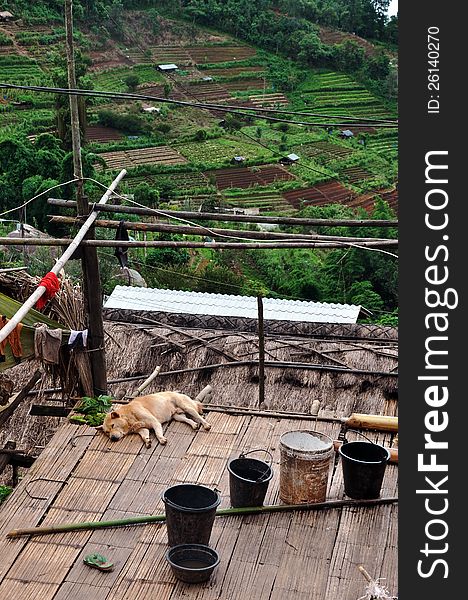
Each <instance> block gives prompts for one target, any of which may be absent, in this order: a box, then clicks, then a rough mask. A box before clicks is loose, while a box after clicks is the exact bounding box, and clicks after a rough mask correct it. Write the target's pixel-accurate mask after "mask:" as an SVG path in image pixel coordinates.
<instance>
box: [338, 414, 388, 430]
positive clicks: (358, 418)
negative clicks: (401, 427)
mask: <svg viewBox="0 0 468 600" xmlns="http://www.w3.org/2000/svg"><path fill="white" fill-rule="evenodd" d="M345 425H346V427H349V428H354V429H376V430H378V431H388V432H390V433H397V432H398V417H389V416H385V415H366V414H360V413H353V414H352V415H351V416H350V417H349V419H346V421H345Z"/></svg>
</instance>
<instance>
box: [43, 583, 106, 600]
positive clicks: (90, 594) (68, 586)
mask: <svg viewBox="0 0 468 600" xmlns="http://www.w3.org/2000/svg"><path fill="white" fill-rule="evenodd" d="M110 592H111V588H110V587H109V586H106V587H94V586H92V585H89V584H88V583H81V582H80V583H71V582H68V581H66V582H65V583H63V584H62V585H61V586H60V589H59V591H58V592H57V595H56V596H54V599H53V600H104V599H105V598H106V597H108V596H107V594H109V593H110ZM40 599H41V600H42V597H40Z"/></svg>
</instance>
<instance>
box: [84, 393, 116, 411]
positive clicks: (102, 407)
mask: <svg viewBox="0 0 468 600" xmlns="http://www.w3.org/2000/svg"><path fill="white" fill-rule="evenodd" d="M112 401H113V399H112V397H111V396H105V395H103V394H101V395H100V396H98V397H97V398H94V397H90V396H83V397H82V398H81V400H80V403H79V404H78V406H77V407H76V409H75V410H76V411H77V412H80V413H83V414H84V415H90V414H93V413H94V414H96V413H106V412H109V410H110V409H111V408H112Z"/></svg>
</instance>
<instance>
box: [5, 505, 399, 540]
mask: <svg viewBox="0 0 468 600" xmlns="http://www.w3.org/2000/svg"><path fill="white" fill-rule="evenodd" d="M396 502H398V498H397V497H389V498H377V499H375V500H329V501H327V502H316V503H314V504H277V505H272V506H252V507H245V508H224V509H220V510H217V511H216V516H217V517H227V516H231V515H232V516H239V515H256V514H267V513H272V512H291V511H307V510H326V509H332V508H346V507H373V506H380V505H383V504H394V503H396ZM165 520H166V515H148V516H143V517H130V518H128V519H119V520H115V521H87V522H83V523H62V524H60V525H51V526H50V527H30V528H26V529H13V530H12V531H10V532H9V533H7V536H6V537H7V538H18V537H22V536H26V535H31V536H35V535H49V534H52V533H64V532H67V531H80V530H83V529H86V530H88V529H104V528H106V527H123V526H127V525H141V524H145V523H160V522H163V521H165Z"/></svg>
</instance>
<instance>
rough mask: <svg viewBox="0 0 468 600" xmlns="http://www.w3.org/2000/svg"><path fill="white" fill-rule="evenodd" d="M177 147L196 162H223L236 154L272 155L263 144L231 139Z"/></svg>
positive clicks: (247, 155)
mask: <svg viewBox="0 0 468 600" xmlns="http://www.w3.org/2000/svg"><path fill="white" fill-rule="evenodd" d="M176 148H177V150H178V151H179V152H180V153H181V154H182V155H183V156H185V157H186V158H187V159H188V160H190V162H194V163H203V162H208V163H222V162H224V161H226V160H230V159H232V158H234V156H244V157H245V158H247V159H249V158H258V157H262V156H271V155H272V153H271V151H270V150H268V149H266V148H263V147H262V146H258V145H256V144H249V143H247V142H239V141H237V140H229V139H227V140H226V139H224V140H208V141H206V142H188V143H186V144H178V145H177V146H176Z"/></svg>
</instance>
